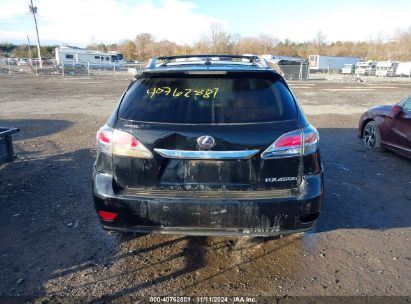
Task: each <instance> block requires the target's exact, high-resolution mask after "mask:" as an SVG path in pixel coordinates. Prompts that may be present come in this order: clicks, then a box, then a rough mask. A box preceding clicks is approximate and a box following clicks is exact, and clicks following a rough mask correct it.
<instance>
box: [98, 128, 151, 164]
mask: <svg viewBox="0 0 411 304" xmlns="http://www.w3.org/2000/svg"><path fill="white" fill-rule="evenodd" d="M97 149H98V150H99V152H103V153H106V154H110V155H116V156H130V157H136V158H152V157H153V154H152V153H151V152H150V150H148V149H147V148H146V147H145V146H144V145H143V144H142V143H141V142H139V141H138V139H137V138H135V137H134V136H133V135H132V134H130V133H127V132H124V131H120V130H117V129H113V128H110V127H109V126H107V125H105V126H103V127H101V128H100V130H98V132H97Z"/></svg>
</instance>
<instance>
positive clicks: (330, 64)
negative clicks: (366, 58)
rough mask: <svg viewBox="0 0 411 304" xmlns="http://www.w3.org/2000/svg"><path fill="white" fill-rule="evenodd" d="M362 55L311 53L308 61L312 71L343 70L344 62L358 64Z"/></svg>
mask: <svg viewBox="0 0 411 304" xmlns="http://www.w3.org/2000/svg"><path fill="white" fill-rule="evenodd" d="M360 60H361V58H360V57H342V56H323V55H310V56H308V62H309V66H310V71H328V70H339V71H340V70H341V69H342V68H343V66H344V64H356V63H357V62H359V61H360Z"/></svg>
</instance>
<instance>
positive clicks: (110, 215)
mask: <svg viewBox="0 0 411 304" xmlns="http://www.w3.org/2000/svg"><path fill="white" fill-rule="evenodd" d="M97 212H98V215H99V216H100V218H101V219H103V220H105V221H112V220H114V219H115V218H116V217H117V213H116V212H110V211H104V210H98V211H97Z"/></svg>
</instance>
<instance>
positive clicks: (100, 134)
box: [96, 125, 113, 154]
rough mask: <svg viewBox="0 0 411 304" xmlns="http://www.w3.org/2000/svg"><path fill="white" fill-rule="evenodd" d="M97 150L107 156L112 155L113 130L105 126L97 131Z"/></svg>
mask: <svg viewBox="0 0 411 304" xmlns="http://www.w3.org/2000/svg"><path fill="white" fill-rule="evenodd" d="M96 139H97V150H98V151H99V152H103V153H105V154H111V153H112V147H113V145H112V141H113V128H110V127H109V126H107V125H104V126H102V127H101V128H100V130H98V131H97V136H96Z"/></svg>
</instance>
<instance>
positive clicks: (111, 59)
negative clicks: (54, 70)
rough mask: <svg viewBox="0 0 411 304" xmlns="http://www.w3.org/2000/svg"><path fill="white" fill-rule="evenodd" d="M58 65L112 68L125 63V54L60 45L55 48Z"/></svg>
mask: <svg viewBox="0 0 411 304" xmlns="http://www.w3.org/2000/svg"><path fill="white" fill-rule="evenodd" d="M55 54H56V63H57V65H58V66H61V65H64V66H73V67H91V68H97V69H107V68H108V69H111V68H114V67H122V66H123V65H124V59H123V55H122V54H121V53H118V52H107V53H105V52H100V51H95V50H87V49H81V48H76V47H65V46H63V47H58V48H56V49H55Z"/></svg>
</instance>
